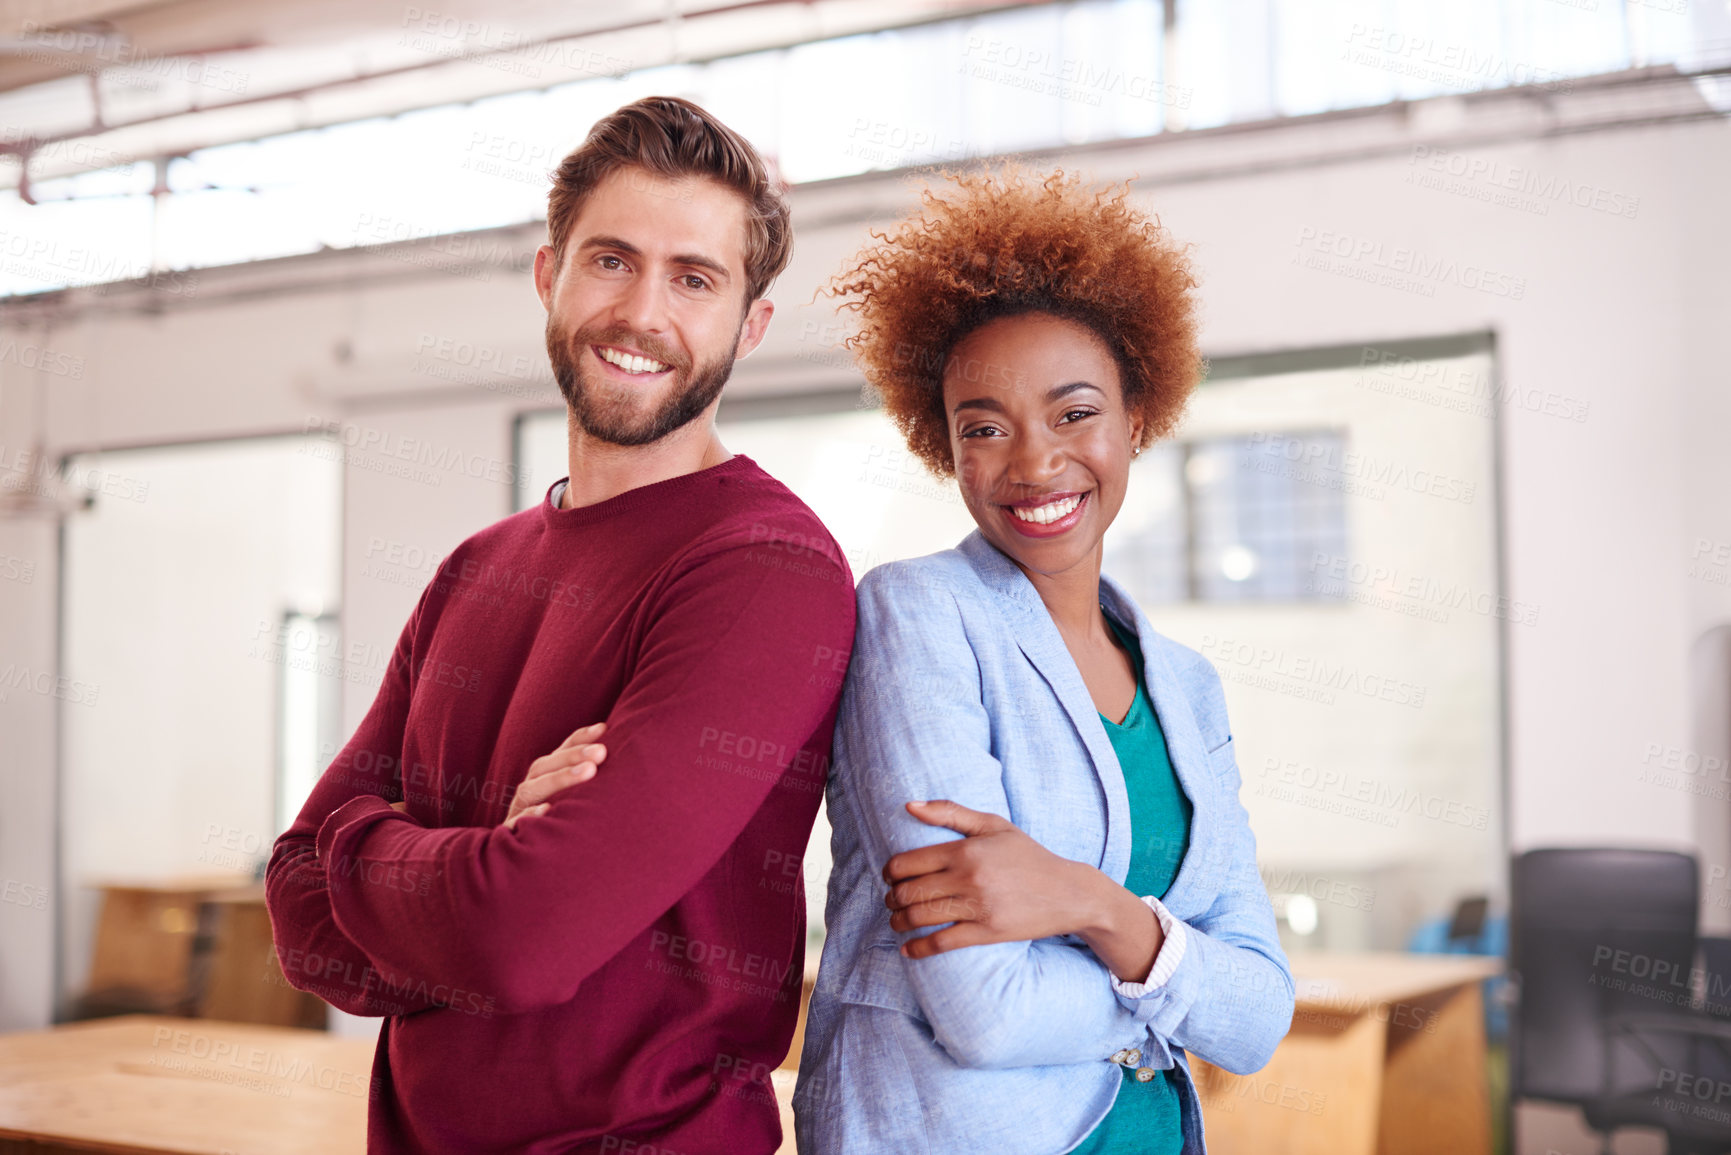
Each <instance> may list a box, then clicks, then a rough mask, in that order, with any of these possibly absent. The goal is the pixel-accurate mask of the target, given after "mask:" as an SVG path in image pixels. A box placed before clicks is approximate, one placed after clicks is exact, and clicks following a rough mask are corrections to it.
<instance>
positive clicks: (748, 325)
mask: <svg viewBox="0 0 1731 1155" xmlns="http://www.w3.org/2000/svg"><path fill="white" fill-rule="evenodd" d="M774 315H775V303H774V302H772V301H771V300H770V299H769V298H768V297H759V298H758V299H757V300H755V301H753V302H752V303H751V307H750V308H749V309H747V310H746V311H745V322H744V324H742V325H740V327H739V343H738V344H737V345H735V346H734V347H733V359H734V360H735V361H738V360H739V359H740V358H742V357H744V356H745V355H746V354H747V353H749V352H751V351H752V350H753V349H755V348H757V347H758V346H759V345H760V344H762V343H763V335H764V334H765V333H767V332H768V331H769V319H770V318H771V317H772V316H774Z"/></svg>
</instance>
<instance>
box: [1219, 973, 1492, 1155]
mask: <svg viewBox="0 0 1731 1155" xmlns="http://www.w3.org/2000/svg"><path fill="white" fill-rule="evenodd" d="M1291 962H1292V974H1293V978H1294V979H1295V980H1296V983H1297V992H1296V993H1297V1008H1296V1010H1295V1011H1294V1012H1293V1016H1292V1030H1291V1031H1290V1032H1289V1033H1288V1034H1287V1036H1286V1038H1285V1040H1284V1041H1282V1042H1281V1044H1280V1046H1279V1047H1278V1048H1277V1049H1276V1050H1275V1052H1274V1058H1273V1059H1272V1060H1270V1062H1269V1064H1268V1066H1266V1067H1264V1068H1263V1069H1262V1070H1260V1071H1258V1072H1256V1073H1255V1074H1254V1075H1246V1076H1242V1077H1241V1076H1237V1075H1232V1074H1229V1073H1228V1072H1226V1071H1223V1070H1221V1069H1220V1068H1218V1067H1215V1066H1212V1065H1210V1064H1208V1063H1205V1062H1203V1061H1201V1060H1200V1059H1197V1058H1196V1057H1195V1056H1192V1057H1191V1069H1192V1071H1194V1072H1195V1075H1196V1085H1197V1090H1198V1091H1199V1092H1200V1093H1201V1096H1202V1119H1203V1126H1204V1128H1205V1129H1206V1131H1207V1134H1208V1148H1209V1150H1210V1151H1213V1152H1216V1153H1217V1155H1373V1153H1374V1155H1428V1153H1430V1152H1436V1153H1437V1155H1488V1152H1489V1151H1490V1143H1491V1116H1490V1089H1489V1087H1488V1085H1487V1083H1486V1076H1485V1034H1484V1000H1483V999H1482V998H1481V997H1480V994H1479V984H1480V983H1481V982H1482V981H1483V980H1484V979H1487V978H1490V977H1491V976H1493V975H1496V974H1499V973H1501V971H1502V960H1501V959H1495V958H1485V957H1483V956H1477V955H1410V954H1393V953H1390V954H1351V955H1347V954H1309V955H1293V956H1292V958H1291Z"/></svg>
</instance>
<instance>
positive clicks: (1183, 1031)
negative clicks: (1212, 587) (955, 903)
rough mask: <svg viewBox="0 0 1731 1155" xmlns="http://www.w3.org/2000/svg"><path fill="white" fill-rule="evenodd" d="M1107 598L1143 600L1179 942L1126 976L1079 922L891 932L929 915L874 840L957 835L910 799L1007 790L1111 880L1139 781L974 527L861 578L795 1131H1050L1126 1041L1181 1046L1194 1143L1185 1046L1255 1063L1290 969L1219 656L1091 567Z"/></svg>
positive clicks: (968, 1144) (1087, 1118) (970, 798)
mask: <svg viewBox="0 0 1731 1155" xmlns="http://www.w3.org/2000/svg"><path fill="white" fill-rule="evenodd" d="M1100 597H1101V600H1102V602H1103V603H1104V604H1105V606H1106V608H1107V610H1108V611H1109V612H1110V613H1112V614H1113V616H1115V617H1117V618H1118V619H1119V620H1120V621H1123V622H1132V621H1133V622H1134V623H1135V626H1136V633H1137V636H1138V637H1139V639H1140V640H1141V646H1142V653H1143V656H1144V660H1145V663H1146V664H1145V670H1144V673H1145V675H1146V678H1147V687H1148V694H1149V697H1150V699H1151V700H1152V703H1153V706H1154V712H1155V714H1156V715H1157V716H1158V717H1159V720H1160V726H1161V729H1162V730H1163V731H1164V732H1165V735H1166V744H1167V748H1168V750H1169V752H1170V754H1171V758H1172V765H1173V768H1174V770H1175V771H1176V772H1177V775H1178V781H1179V783H1180V784H1181V785H1182V786H1183V788H1184V793H1185V794H1186V795H1187V796H1188V797H1189V798H1190V801H1191V803H1192V805H1193V806H1194V808H1195V813H1194V817H1193V819H1192V823H1191V828H1190V844H1189V848H1188V850H1187V851H1186V853H1185V855H1184V860H1183V862H1182V864H1181V865H1180V867H1179V871H1178V875H1177V878H1176V879H1175V880H1174V882H1173V884H1172V888H1171V890H1170V891H1168V892H1167V894H1166V896H1165V898H1164V899H1163V901H1164V904H1165V906H1166V908H1167V909H1168V911H1169V912H1170V913H1171V914H1172V915H1173V916H1174V917H1176V918H1177V919H1179V920H1180V921H1182V922H1184V923H1185V924H1186V925H1187V927H1188V928H1189V929H1188V942H1187V947H1186V949H1185V951H1184V954H1183V958H1182V961H1181V962H1180V963H1179V965H1178V968H1177V970H1176V971H1175V972H1174V973H1173V975H1172V977H1171V979H1170V980H1169V981H1168V982H1167V983H1166V984H1165V985H1164V986H1161V987H1158V988H1155V989H1154V990H1152V991H1149V992H1148V993H1147V994H1145V995H1143V996H1142V997H1140V998H1130V997H1128V996H1125V995H1120V994H1119V993H1117V992H1116V991H1115V990H1114V989H1113V987H1112V983H1111V975H1110V973H1109V972H1108V971H1107V969H1106V968H1105V966H1103V965H1102V964H1101V963H1100V961H1099V960H1098V959H1096V958H1095V957H1094V954H1093V952H1091V951H1090V950H1088V948H1087V947H1086V946H1085V945H1083V943H1082V941H1081V940H1080V939H1079V938H1077V937H1075V936H1073V935H1066V936H1063V937H1061V938H1047V939H1041V940H1040V941H1038V942H1011V943H994V944H991V945H987V946H973V947H966V948H963V949H961V950H955V951H950V952H947V953H945V954H941V955H937V956H936V957H933V958H928V959H906V958H903V957H902V956H901V954H900V953H899V951H898V949H897V948H898V946H899V945H900V942H901V941H902V940H903V939H906V938H911V937H913V935H914V934H919V933H928V932H924V931H915V932H910V933H909V934H906V935H901V936H898V935H897V934H896V933H895V932H893V931H891V930H890V926H889V912H888V910H887V909H886V908H885V907H884V904H883V898H884V892H885V889H886V887H885V885H884V882H883V878H882V873H881V872H882V870H883V865H884V863H885V861H887V860H888V859H889V858H890V856H891V855H893V854H897V853H899V852H901V851H905V850H911V849H913V848H915V847H919V846H927V845H930V844H932V843H936V842H943V841H948V840H950V839H954V838H959V837H960V835H958V834H956V833H955V832H953V831H950V830H945V829H943V828H940V827H935V826H927V825H925V824H924V823H922V822H919V821H917V820H915V819H914V817H913V816H912V815H910V814H909V813H908V812H907V811H906V810H905V809H903V803H905V802H908V801H910V800H914V799H930V798H948V799H951V800H953V801H956V802H959V803H961V804H962V805H964V806H969V807H972V808H973V809H975V810H985V811H991V812H992V813H995V814H1000V815H1003V816H1004V817H1006V818H1008V819H1010V821H1012V822H1014V823H1015V824H1016V825H1017V826H1019V827H1021V828H1022V829H1023V830H1024V831H1026V832H1027V833H1028V834H1029V835H1031V836H1032V837H1033V838H1034V839H1036V840H1037V841H1039V842H1040V843H1041V844H1042V845H1044V846H1046V847H1048V848H1049V849H1051V850H1052V851H1053V852H1054V853H1056V854H1059V855H1062V856H1063V857H1065V858H1070V859H1074V860H1077V861H1080V862H1087V863H1091V864H1093V865H1095V866H1097V867H1099V869H1100V870H1102V871H1104V872H1105V873H1106V874H1108V875H1110V876H1111V877H1112V878H1113V879H1115V880H1117V881H1118V882H1120V883H1122V882H1123V881H1124V875H1125V871H1126V870H1127V869H1128V867H1129V863H1130V805H1129V799H1128V797H1127V795H1126V794H1125V790H1124V775H1123V771H1122V770H1121V769H1120V768H1119V766H1118V759H1117V756H1116V755H1115V754H1114V753H1113V751H1112V744H1111V741H1110V740H1109V739H1108V738H1107V736H1106V729H1105V727H1104V726H1103V725H1102V724H1101V721H1100V716H1099V714H1098V713H1097V712H1096V710H1095V708H1094V702H1093V699H1092V698H1091V697H1090V696H1089V694H1088V689H1087V687H1086V686H1085V685H1084V684H1083V681H1082V676H1081V673H1080V672H1079V671H1078V670H1077V668H1076V663H1075V661H1074V660H1073V659H1072V658H1071V657H1070V653H1069V651H1068V650H1067V649H1066V648H1065V646H1064V642H1063V639H1062V638H1061V637H1060V636H1059V634H1058V629H1057V626H1056V625H1055V624H1054V623H1053V621H1052V618H1051V615H1050V614H1049V613H1048V611H1047V610H1046V607H1045V604H1044V603H1043V602H1041V600H1040V597H1039V594H1038V593H1037V592H1035V590H1034V587H1033V585H1032V584H1031V583H1030V582H1029V581H1028V579H1027V578H1026V576H1024V575H1023V573H1022V572H1021V570H1019V569H1017V568H1016V566H1015V565H1014V564H1013V563H1012V562H1011V561H1010V560H1009V559H1008V558H1006V557H1005V556H1004V555H1003V554H1002V553H1000V552H998V550H997V549H996V548H995V547H994V546H992V545H991V544H990V543H989V542H987V541H986V540H985V538H983V537H982V536H980V534H979V533H978V532H975V533H973V534H970V535H969V536H968V537H967V538H966V539H965V540H963V542H962V543H961V545H960V546H959V547H957V548H956V549H951V550H945V551H944V552H942V553H937V554H932V555H930V556H929V557H922V558H915V559H912V560H909V561H900V562H893V563H891V564H889V565H883V566H879V567H878V568H876V569H874V570H872V571H871V572H870V573H868V574H867V575H866V576H865V579H864V580H863V581H861V582H860V586H859V615H858V619H857V620H858V626H857V630H856V635H855V641H854V651H853V659H852V662H851V664H850V665H849V666H848V672H847V682H846V685H845V686H844V688H843V691H842V699H841V714H840V717H839V719H838V721H837V723H836V732H835V760H834V764H833V766H832V768H831V771H830V777H829V788H828V800H829V820H830V823H831V824H832V826H833V828H834V835H833V837H832V839H831V848H832V850H833V853H834V861H835V867H834V873H833V874H831V876H830V880H829V896H828V904H827V908H826V919H827V923H828V930H829V937H828V941H827V942H826V943H825V944H824V949H823V960H822V965H821V968H820V969H819V972H818V978H817V989H816V991H815V993H814V994H813V996H812V1000H811V1011H810V1015H809V1017H808V1019H807V1023H806V1030H805V1049H804V1052H803V1053H802V1056H801V1059H800V1068H799V1084H798V1087H797V1089H796V1091H795V1093H794V1100H793V1107H794V1117H795V1131H796V1134H797V1136H798V1140H799V1150H800V1152H801V1153H802V1155H877V1153H880V1152H881V1153H883V1155H915V1153H920V1152H930V1153H932V1155H955V1153H958V1152H973V1151H978V1152H992V1153H993V1155H1057V1153H1059V1152H1063V1151H1068V1150H1070V1149H1071V1148H1072V1147H1074V1146H1075V1145H1076V1144H1078V1143H1080V1142H1081V1141H1082V1139H1083V1138H1084V1137H1085V1136H1086V1135H1087V1134H1088V1133H1089V1132H1090V1131H1091V1130H1093V1128H1094V1127H1095V1125H1096V1124H1098V1123H1099V1122H1100V1120H1101V1119H1102V1118H1104V1117H1105V1115H1106V1113H1107V1111H1108V1110H1110V1109H1111V1106H1112V1102H1113V1099H1114V1097H1115V1096H1116V1095H1117V1094H1118V1089H1119V1087H1120V1086H1121V1084H1122V1082H1123V1072H1122V1069H1121V1068H1119V1067H1118V1066H1116V1065H1114V1064H1113V1063H1112V1062H1111V1061H1110V1059H1109V1058H1108V1056H1110V1055H1111V1054H1112V1053H1113V1052H1115V1051H1117V1050H1119V1049H1120V1048H1124V1047H1140V1048H1141V1049H1142V1052H1143V1055H1144V1059H1143V1061H1144V1063H1147V1064H1149V1065H1152V1066H1154V1067H1159V1068H1168V1067H1172V1066H1174V1065H1176V1066H1177V1069H1178V1071H1179V1076H1178V1079H1177V1081H1178V1086H1179V1090H1180V1094H1181V1095H1182V1098H1183V1105H1184V1133H1185V1145H1184V1150H1185V1152H1186V1155H1193V1153H1199V1152H1201V1151H1202V1150H1203V1147H1202V1117H1201V1108H1200V1104H1199V1102H1198V1099H1197V1095H1196V1090H1195V1087H1194V1085H1193V1083H1192V1082H1191V1079H1190V1070H1189V1064H1188V1062H1187V1059H1186V1052H1193V1053H1195V1054H1197V1055H1200V1056H1201V1057H1202V1058H1204V1059H1207V1060H1208V1061H1209V1062H1211V1063H1215V1064H1217V1065H1219V1066H1221V1067H1224V1068H1226V1069H1227V1070H1229V1071H1233V1072H1235V1073H1240V1074H1246V1073H1249V1072H1251V1071H1255V1070H1257V1069H1258V1068H1260V1067H1262V1066H1263V1065H1264V1064H1265V1063H1266V1062H1267V1061H1268V1058H1269V1056H1270V1055H1271V1054H1272V1053H1273V1052H1274V1047H1275V1044H1276V1043H1278V1042H1279V1041H1280V1040H1281V1038H1282V1037H1284V1036H1285V1034H1286V1030H1287V1027H1288V1025H1289V1024H1290V1022H1291V1019H1292V990H1293V988H1292V973H1291V971H1290V969H1289V968H1288V966H1287V962H1286V957H1285V955H1284V954H1283V953H1282V952H1281V949H1280V945H1279V941H1278V939H1277V937H1276V933H1275V925H1274V915H1273V912H1272V910H1271V909H1270V907H1269V903H1268V893H1267V891H1266V889H1265V888H1264V887H1263V884H1262V880H1261V878H1260V876H1259V875H1258V874H1257V869H1256V841H1255V838H1254V837H1253V836H1252V835H1251V833H1250V826H1249V823H1248V821H1247V817H1246V814H1245V811H1244V807H1243V806H1242V805H1240V803H1239V801H1238V788H1239V774H1238V767H1237V764H1236V763H1235V762H1234V761H1233V755H1232V735H1231V731H1230V729H1229V728H1228V726H1227V721H1226V701H1225V699H1224V697H1223V696H1222V694H1221V690H1220V677H1219V675H1218V674H1216V673H1215V671H1214V668H1213V666H1211V665H1210V664H1209V663H1208V661H1207V659H1205V658H1203V657H1202V656H1201V655H1200V654H1198V653H1196V652H1195V651H1194V650H1191V649H1188V648H1186V647H1184V646H1181V645H1179V644H1177V643H1176V642H1173V641H1172V640H1170V639H1168V638H1165V637H1162V636H1161V635H1160V634H1157V633H1155V632H1154V629H1153V627H1152V626H1150V625H1149V624H1148V619H1147V618H1146V617H1145V616H1143V614H1142V612H1141V611H1140V610H1139V609H1137V608H1136V604H1135V603H1134V602H1133V601H1132V600H1131V599H1130V597H1129V595H1128V594H1126V593H1125V592H1124V590H1123V589H1122V588H1121V587H1119V586H1118V584H1117V583H1116V582H1113V581H1112V580H1111V579H1109V578H1105V577H1102V578H1101V582H1100Z"/></svg>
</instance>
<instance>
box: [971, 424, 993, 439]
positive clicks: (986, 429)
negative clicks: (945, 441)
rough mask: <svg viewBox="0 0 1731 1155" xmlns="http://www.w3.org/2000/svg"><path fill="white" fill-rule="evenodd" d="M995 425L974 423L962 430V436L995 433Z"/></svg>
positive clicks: (979, 435)
mask: <svg viewBox="0 0 1731 1155" xmlns="http://www.w3.org/2000/svg"><path fill="white" fill-rule="evenodd" d="M997 432H998V430H997V427H996V426H992V425H976V426H974V427H973V428H972V429H964V430H962V436H963V437H984V436H986V435H987V434H992V435H993V436H996V435H997Z"/></svg>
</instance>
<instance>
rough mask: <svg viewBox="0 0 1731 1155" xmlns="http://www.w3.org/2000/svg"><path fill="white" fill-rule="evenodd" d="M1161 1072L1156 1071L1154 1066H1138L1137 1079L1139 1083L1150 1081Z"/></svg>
mask: <svg viewBox="0 0 1731 1155" xmlns="http://www.w3.org/2000/svg"><path fill="white" fill-rule="evenodd" d="M1159 1073H1160V1072H1159V1071H1156V1070H1155V1069H1154V1068H1153V1067H1138V1068H1136V1081H1137V1082H1138V1083H1146V1082H1149V1081H1151V1080H1152V1079H1153V1078H1154V1076H1155V1075H1158V1074H1159Z"/></svg>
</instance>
